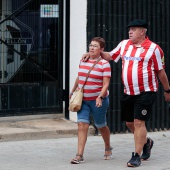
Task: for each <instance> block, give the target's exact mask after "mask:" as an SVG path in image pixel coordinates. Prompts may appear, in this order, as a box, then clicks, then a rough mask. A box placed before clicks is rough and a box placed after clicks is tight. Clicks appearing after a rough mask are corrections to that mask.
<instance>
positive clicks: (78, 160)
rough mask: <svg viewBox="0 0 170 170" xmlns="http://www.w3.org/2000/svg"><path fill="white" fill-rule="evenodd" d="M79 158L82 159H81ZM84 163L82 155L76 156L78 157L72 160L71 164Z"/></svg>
mask: <svg viewBox="0 0 170 170" xmlns="http://www.w3.org/2000/svg"><path fill="white" fill-rule="evenodd" d="M77 157H80V158H79V159H78V158H77ZM82 162H84V158H83V155H82V154H76V157H75V158H73V159H72V160H71V164H79V163H82Z"/></svg>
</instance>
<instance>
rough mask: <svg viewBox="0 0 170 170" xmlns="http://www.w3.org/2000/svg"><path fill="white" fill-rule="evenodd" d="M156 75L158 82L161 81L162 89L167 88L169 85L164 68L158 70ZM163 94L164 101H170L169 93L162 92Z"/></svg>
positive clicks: (169, 87)
mask: <svg viewBox="0 0 170 170" xmlns="http://www.w3.org/2000/svg"><path fill="white" fill-rule="evenodd" d="M157 75H158V78H159V80H160V82H161V83H162V86H163V88H164V90H169V89H170V86H169V81H168V78H167V75H166V73H165V70H164V69H162V70H159V71H158V73H157ZM164 96H165V101H170V93H167V92H164Z"/></svg>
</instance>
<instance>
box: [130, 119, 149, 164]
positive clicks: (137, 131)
mask: <svg viewBox="0 0 170 170" xmlns="http://www.w3.org/2000/svg"><path fill="white" fill-rule="evenodd" d="M128 126H129V127H130V128H131V131H132V132H133V126H132V124H131V123H129V124H128ZM146 134H147V131H146V127H145V121H141V120H138V119H134V141H135V153H134V152H132V158H131V159H130V160H129V162H128V163H127V166H129V167H138V166H140V164H141V158H140V155H141V152H142V150H143V146H144V144H145V142H146Z"/></svg>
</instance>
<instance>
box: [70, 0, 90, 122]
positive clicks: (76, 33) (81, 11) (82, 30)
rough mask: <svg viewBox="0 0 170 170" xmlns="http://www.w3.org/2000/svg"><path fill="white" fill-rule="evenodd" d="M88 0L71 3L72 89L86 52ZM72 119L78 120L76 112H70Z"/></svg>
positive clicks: (74, 0)
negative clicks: (80, 62)
mask: <svg viewBox="0 0 170 170" xmlns="http://www.w3.org/2000/svg"><path fill="white" fill-rule="evenodd" d="M86 15H87V0H72V1H71V3H70V73H69V74H70V90H71V89H72V87H73V85H74V81H75V79H76V77H77V73H78V66H79V61H80V59H81V57H82V54H84V53H85V52H86V41H87V40H86V21H87V17H86ZM70 120H73V121H77V114H76V112H74V113H73V112H70Z"/></svg>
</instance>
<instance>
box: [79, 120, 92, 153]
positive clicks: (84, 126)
mask: <svg viewBox="0 0 170 170" xmlns="http://www.w3.org/2000/svg"><path fill="white" fill-rule="evenodd" d="M88 129H89V124H88V123H83V122H79V123H78V151H77V153H78V154H81V155H83V153H84V148H85V144H86V141H87V133H88Z"/></svg>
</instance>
